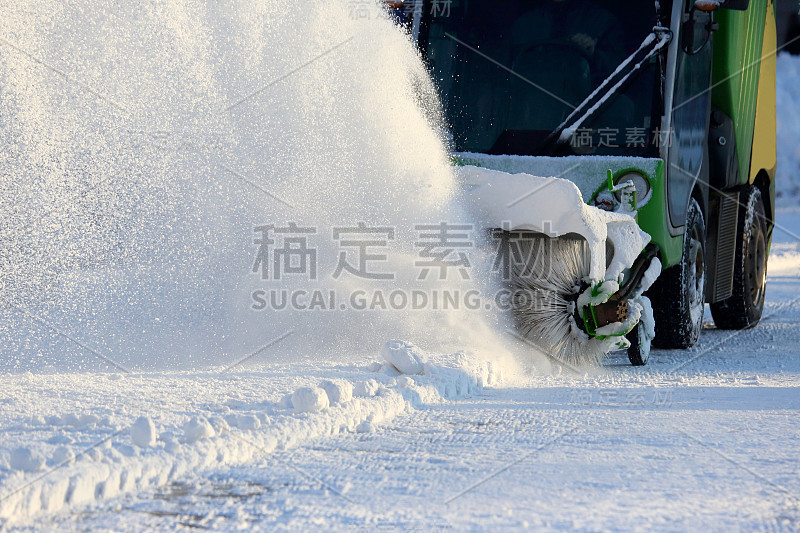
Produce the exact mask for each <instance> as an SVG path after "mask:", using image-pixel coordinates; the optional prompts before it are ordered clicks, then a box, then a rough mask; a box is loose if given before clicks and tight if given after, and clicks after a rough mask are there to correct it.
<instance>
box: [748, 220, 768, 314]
mask: <svg viewBox="0 0 800 533" xmlns="http://www.w3.org/2000/svg"><path fill="white" fill-rule="evenodd" d="M766 254H767V243H766V242H765V240H764V233H763V232H761V231H759V230H758V229H757V228H753V231H752V232H751V235H750V239H749V240H748V243H747V258H746V261H745V276H746V279H747V286H748V289H749V292H750V302H751V303H752V304H753V305H755V306H757V307H758V306H760V304H761V300H762V299H763V296H764V286H765V285H766V282H767V268H766V266H767V265H766V261H764V259H765V257H766Z"/></svg>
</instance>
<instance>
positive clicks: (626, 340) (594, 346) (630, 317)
mask: <svg viewBox="0 0 800 533" xmlns="http://www.w3.org/2000/svg"><path fill="white" fill-rule="evenodd" d="M506 239H507V240H508V241H509V242H511V241H516V246H515V247H516V250H517V251H518V252H519V253H518V254H514V255H512V256H511V258H510V260H511V265H510V269H509V273H510V276H509V279H508V280H507V283H508V286H509V288H510V289H511V294H512V298H511V304H512V305H511V307H512V310H513V313H514V319H515V322H516V327H517V330H518V332H519V334H520V335H522V336H523V337H524V338H525V339H527V340H528V341H529V342H531V343H532V344H535V345H536V346H538V347H539V348H540V349H542V350H543V351H544V352H545V353H548V354H550V355H553V356H554V357H556V358H557V359H559V360H561V361H564V362H565V363H568V364H572V365H575V364H581V363H584V362H594V363H600V361H601V360H602V358H603V356H604V355H605V354H606V352H608V351H609V350H611V349H614V348H628V349H629V351H631V352H632V353H631V356H632V359H633V358H635V357H636V356H637V355H638V356H639V357H641V354H642V352H645V360H646V353H647V352H649V343H650V340H652V338H653V335H652V333H650V334H649V335H648V334H647V332H646V331H644V330H643V331H642V332H639V331H638V329H639V327H640V325H639V323H638V321H640V320H641V318H642V313H643V311H644V312H645V313H646V312H647V310H645V305H647V304H644V303H643V302H644V298H645V297H643V296H641V293H642V292H643V288H642V287H643V286H644V284H643V283H642V282H643V280H644V276H645V274H646V273H647V269H648V268H649V267H650V262H651V260H652V259H653V258H654V257H655V254H656V247H655V246H654V245H648V246H647V247H646V248H645V251H644V253H643V254H641V255H640V256H639V257H638V258H637V260H636V261H634V264H633V265H632V267H631V268H630V269H629V270H628V276H627V280H626V283H625V285H624V286H622V287H620V288H619V290H618V291H616V292H615V293H614V294H612V295H611V296H610V297H608V298H607V299H605V296H606V295H600V292H599V291H596V294H595V296H601V298H599V299H597V298H596V299H595V302H596V305H593V304H592V303H591V302H590V300H591V297H592V285H591V283H590V282H589V281H588V280H589V279H590V276H589V271H590V267H591V253H590V251H589V246H588V245H587V243H586V241H585V240H584V239H583V238H582V237H579V236H574V235H565V236H561V237H552V238H551V237H547V236H546V235H543V234H539V233H532V232H522V233H518V234H517V235H508V236H506ZM646 283H647V282H645V284H646ZM596 286H597V287H600V288H602V284H599V285H596ZM610 287H613V285H611V286H610ZM579 300H581V301H580V302H579ZM602 300H605V301H602ZM631 300H632V301H631ZM645 320H647V319H646V318H645ZM641 327H646V326H645V325H644V324H643V325H642V326H641ZM640 334H643V335H641V336H642V338H640ZM623 335H624V337H623ZM643 362H644V361H643Z"/></svg>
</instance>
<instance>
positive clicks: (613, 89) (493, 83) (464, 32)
mask: <svg viewBox="0 0 800 533" xmlns="http://www.w3.org/2000/svg"><path fill="white" fill-rule="evenodd" d="M414 7H415V9H412V10H411V12H410V16H409V17H408V19H407V20H408V25H409V28H410V32H411V34H412V35H413V37H414V38H415V39H416V40H417V42H418V45H419V47H420V50H421V53H422V55H423V58H424V59H425V61H426V62H427V64H428V66H429V68H430V72H431V74H432V77H433V79H434V83H435V84H436V87H437V89H438V92H439V95H440V98H441V101H442V105H443V109H444V115H445V119H446V122H447V125H448V127H449V131H450V133H451V135H452V138H451V139H450V142H451V149H452V151H453V157H454V161H455V162H456V164H457V165H462V166H466V167H470V168H472V169H473V170H474V169H475V168H479V169H485V170H493V171H501V172H503V173H504V174H500V173H497V172H496V173H493V174H490V173H483V174H481V175H480V179H481V180H484V181H486V182H487V183H483V184H475V183H473V184H471V186H472V187H473V188H479V185H480V186H484V188H482V189H480V191H482V192H481V195H482V197H486V196H487V191H492V190H493V191H497V190H503V187H504V183H506V182H505V181H504V179H505V178H504V177H503V176H506V175H508V174H527V175H530V176H550V177H556V178H562V179H567V180H570V181H571V182H573V183H574V184H575V185H576V186H577V188H578V189H579V191H580V193H581V196H582V198H583V201H584V202H585V203H586V204H588V205H590V206H594V207H597V208H599V209H601V210H604V211H606V212H609V213H627V214H629V215H630V216H632V217H633V218H634V219H635V220H636V221H637V223H638V226H639V227H640V228H641V229H642V230H644V232H646V233H647V234H649V236H650V238H651V241H650V244H649V245H648V246H647V247H646V248H644V249H643V250H640V251H641V255H640V256H639V260H638V261H635V262H628V264H627V265H626V266H627V268H626V269H625V270H624V272H623V274H620V275H617V278H618V279H617V281H618V282H619V283H618V285H619V288H618V290H616V292H615V294H611V296H610V297H609V294H606V295H605V296H604V297H603V298H600V299H595V300H592V299H591V298H589V299H588V300H587V299H586V298H584V299H583V300H582V303H580V302H578V300H579V296H578V293H579V292H581V294H583V293H585V292H586V291H587V290H588V291H590V292H592V294H597V293H599V292H602V291H601V288H600V284H599V282H600V281H602V280H597V279H594V278H593V279H587V278H586V277H585V276H583V277H581V276H582V274H581V275H579V276H578V278H576V279H582V285H583V286H582V287H580V288H576V289H575V291H574V295H572V296H570V295H567V296H565V298H566V300H569V301H570V302H571V303H570V305H567V306H566V307H563V306H562V308H561V309H562V311H564V309H566V311H564V312H565V313H566V314H568V315H569V317H567V318H568V320H565V321H563V322H564V323H565V324H566V323H567V322H569V324H568V325H567V327H568V328H569V327H571V328H572V329H573V330H574V329H575V328H576V327H577V328H578V329H579V330H580V331H581V332H582V333H583V334H585V337H588V338H590V339H593V338H604V337H607V336H612V337H613V336H615V335H616V336H622V335H626V336H627V339H628V343H626V344H625V345H626V346H627V345H628V344H630V347H629V348H628V355H629V358H630V360H631V362H632V363H633V364H644V363H645V362H646V361H647V357H648V353H649V346H648V347H644V346H642V345H641V344H642V343H644V342H649V340H650V339H648V338H646V335H645V334H644V332H643V331H642V330H643V329H644V326H643V325H639V326H636V327H633V326H631V324H630V323H629V324H628V328H627V329H625V330H619V329H618V330H617V331H616V332H612V333H609V334H608V335H601V334H599V333H598V331H600V330H602V331H604V332H606V333H608V331H607V330H604V329H603V326H605V325H607V324H609V323H611V322H614V321H615V320H616V321H617V322H618V323H622V322H624V319H625V318H626V317H627V312H628V310H627V309H626V308H624V305H625V303H626V301H627V300H628V299H629V298H632V297H634V296H635V293H636V290H635V287H634V285H636V284H640V285H641V281H642V278H643V277H647V276H645V275H644V271H645V270H647V269H648V266H649V265H650V263H649V257H650V256H655V257H658V259H660V263H661V266H662V267H663V271H662V273H661V275H660V277H659V278H658V279H657V281H655V283H654V284H653V285H652V287H650V288H649V290H648V291H647V293H646V295H647V296H649V298H650V300H651V301H652V307H653V314H654V317H655V338H654V339H653V343H654V344H655V345H656V346H659V347H663V348H687V347H690V346H692V345H693V344H694V343H695V342H696V341H697V339H698V336H699V333H700V329H701V325H702V318H703V309H704V305H705V303H709V304H710V306H711V313H712V316H713V318H714V322H715V324H716V326H717V327H718V328H723V329H742V328H749V327H752V326H754V325H756V324H757V323H758V322H759V320H760V318H761V314H762V309H763V305H764V290H765V283H766V269H767V256H768V252H769V246H770V242H771V236H772V231H773V226H774V223H773V214H774V211H775V209H774V203H775V183H774V177H775V167H776V138H775V131H776V128H775V125H776V117H775V48H776V35H775V33H776V32H775V14H774V6H773V3H772V0H645V1H641V2H630V1H627V0H495V1H492V2H487V1H481V0H452V1H447V2H442V1H441V0H439V1H435V0H425V1H424V2H421V3H420V2H415V3H414ZM468 174H469V173H468ZM467 181H469V179H468V180H467ZM507 183H509V184H511V183H512V181H508V182H507ZM514 183H518V180H517V181H515V182H514ZM515 186H516V187H517V188H518V190H516V191H512V192H513V194H512V195H511V196H506V200H507V201H506V205H505V206H502V207H503V209H504V208H506V207H509V206H511V205H512V204H513V205H514V206H515V208H519V207H522V204H524V203H526V202H527V203H528V212H529V213H530V217H529V218H530V219H531V220H535V219H536V217H537V216H538V215H537V210H538V207H537V206H540V205H542V203H543V202H547V200H548V197H547V193H548V191H547V189H546V188H544V187H542V189H543V190H542V191H538V190H537V191H533V192H531V193H530V194H528V195H527V196H525V194H527V193H526V191H528V190H529V188H528V189H524V188H519V185H515ZM509 187H510V185H509ZM514 195H516V196H514ZM523 197H524V198H523ZM513 198H522V200H514V199H513ZM529 200H535V201H530V202H529ZM493 201H497V200H496V199H495V200H493ZM504 201H505V200H504ZM514 202H517V204H520V205H516V204H514ZM500 211H501V212H500V213H499V214H498V215H497V217H498V218H497V219H498V221H499V220H500V219H503V220H505V219H504V218H503V217H504V215H503V213H502V209H501V210H500ZM548 224H549V221H548ZM497 226H498V227H497V228H496V229H497V230H500V231H504V232H506V233H508V232H514V231H522V232H523V233H526V234H528V233H530V234H532V235H534V237H533V238H534V239H535V238H536V235H538V236H539V238H541V236H542V234H545V236H546V237H547V238H549V237H556V236H558V237H559V238H566V239H573V238H574V237H575V235H573V234H566V233H565V232H564V231H560V232H559V231H555V232H553V231H548V230H547V229H543V228H544V227H545V224H539V223H537V222H526V223H525V224H520V223H518V222H513V223H512V224H511V226H512V227H509V226H508V225H506V226H505V227H501V226H500V224H499V222H498V224H497ZM547 234H549V235H547ZM578 234H579V235H578V236H579V237H585V235H581V234H580V232H578ZM590 244H591V243H590ZM614 244H618V243H616V242H611V239H610V238H609V242H608V243H607V245H606V247H607V248H608V254H607V256H606V258H605V261H606V263H607V264H610V262H611V257H613V256H614V254H615V253H616V251H615V250H613V246H614ZM638 252H639V251H637V253H638ZM568 253H573V252H569V251H568ZM595 259H597V258H595ZM530 270H535V269H530V268H529V269H528V271H529V272H528V274H530ZM583 274H585V272H584V273H583ZM542 275H546V274H542ZM615 275H616V274H615ZM533 287H539V285H536V284H534V285H533ZM613 288H614V289H616V288H617V287H616V286H614V287H613ZM640 288H641V286H640ZM537 290H538V289H537ZM606 292H609V291H606ZM576 302H578V303H576ZM522 314H525V313H522ZM608 316H610V317H611V318H608ZM541 317H542V315H541V314H536V313H533V314H531V313H529V312H528V313H527V314H526V316H525V320H528V321H531V320H533V321H537V320H538V321H540V322H547V324H544V325H543V327H540V328H538V329H536V328H535V327H534V328H533V329H531V328H530V327H528V328H527V329H526V331H524V332H523V334H525V335H526V336H527V337H529V338H531V340H533V341H535V340H536V339H535V337H536V334H537V333H536V332H537V331H538V335H540V336H541V334H542V331H545V328H550V327H551V326H552V324H550V323H549V322H548V321H547V320H544V321H543V320H542V318H541ZM603 317H606V318H603ZM615 317H616V318H615ZM629 322H630V321H629ZM531 325H532V324H527V326H531ZM533 325H534V326H535V324H533ZM631 327H633V329H630V328H631ZM531 332H533V333H531ZM573 337H575V336H574V335H573ZM650 337H652V335H650ZM584 341H585V338H584V339H583V340H581V341H580V342H581V343H583V342H584ZM551 344H553V343H551ZM618 346H622V344H621V343H618ZM551 348H552V346H551Z"/></svg>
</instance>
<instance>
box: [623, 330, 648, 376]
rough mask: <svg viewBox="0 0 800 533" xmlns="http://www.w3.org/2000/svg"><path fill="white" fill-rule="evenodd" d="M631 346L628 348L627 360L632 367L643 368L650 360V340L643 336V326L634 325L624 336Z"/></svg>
mask: <svg viewBox="0 0 800 533" xmlns="http://www.w3.org/2000/svg"><path fill="white" fill-rule="evenodd" d="M625 337H626V338H627V339H628V340H629V341H630V343H631V345H630V346H629V347H628V360H629V361H630V362H631V364H632V365H633V366H644V365H646V364H647V360H648V359H650V339H648V338H647V337H646V336H645V334H644V326H643V325H642V324H636V327H635V328H633V329H632V330H631V331H630V333H628V334H627V335H625Z"/></svg>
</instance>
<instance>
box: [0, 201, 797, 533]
mask: <svg viewBox="0 0 800 533" xmlns="http://www.w3.org/2000/svg"><path fill="white" fill-rule="evenodd" d="M778 224H779V225H780V226H779V227H780V228H781V229H778V230H776V239H775V244H774V245H773V252H772V258H771V268H770V270H771V272H770V278H769V292H768V301H767V306H766V311H765V316H764V319H763V321H762V323H761V325H759V326H758V327H757V328H756V329H753V330H749V331H741V332H728V331H716V330H715V329H714V328H713V326H711V325H709V326H708V327H707V330H706V331H705V332H704V333H703V335H702V337H701V339H700V342H699V343H698V344H697V345H696V346H695V347H694V348H692V349H691V350H687V351H657V352H654V354H653V356H652V359H651V361H650V363H649V364H648V365H647V366H646V367H644V368H633V367H630V366H629V365H628V364H627V360H626V358H625V356H624V355H622V354H620V355H618V356H612V358H611V359H610V360H609V361H608V363H607V364H606V365H605V366H604V368H602V369H601V370H598V371H597V372H592V373H591V374H588V375H573V374H571V373H570V372H569V371H568V370H566V369H562V371H561V372H556V373H555V375H551V374H548V373H541V372H540V373H532V374H531V373H529V374H527V375H526V376H525V377H517V378H516V379H510V378H508V377H504V376H501V375H497V374H496V373H493V372H492V369H491V368H486V367H484V366H482V365H481V364H480V363H476V362H472V361H470V360H468V359H467V358H463V357H462V358H461V359H459V357H458V356H451V357H438V358H437V357H430V360H428V361H426V364H427V368H425V369H423V370H422V372H423V374H421V375H415V376H398V373H397V372H396V371H394V370H393V369H391V368H390V367H389V366H388V365H386V364H385V361H384V359H383V358H382V357H381V354H380V351H379V350H376V354H375V358H374V360H372V361H364V362H363V364H355V365H341V364H335V363H331V364H313V365H302V364H298V365H291V366H274V365H269V366H264V367H261V368H259V369H257V370H249V371H236V372H232V373H230V374H223V373H219V372H208V373H159V374H135V375H122V374H101V375H93V374H56V375H34V374H23V375H5V376H2V377H0V390H2V391H3V392H2V398H0V421H2V432H3V442H2V452H0V465H3V467H2V470H0V486H1V487H2V496H0V498H2V499H0V510H1V511H0V516H3V517H4V519H7V518H8V516H9V514H13V515H15V516H16V517H17V519H16V520H14V521H9V522H6V523H5V526H6V527H7V528H8V529H9V530H16V529H18V528H19V529H21V530H26V529H31V530H33V529H58V530H60V531H73V530H74V531H82V530H87V529H89V528H92V529H93V528H98V529H103V530H115V531H139V530H142V529H145V528H157V529H162V530H163V529H181V528H182V527H190V528H191V527H198V528H208V529H213V530H239V529H246V530H253V531H256V530H264V531H272V530H281V529H290V530H308V529H326V530H342V531H353V530H355V531H361V530H364V531H367V530H380V531H384V530H386V531H408V530H414V531H417V530H424V531H428V530H434V531H437V530H438V531H445V530H452V531H461V530H492V529H494V530H496V529H497V528H520V529H521V528H525V527H528V528H535V529H537V530H564V529H578V530H586V531H597V530H619V531H633V530H642V531H652V530H660V531H681V530H711V531H729V530H745V531H796V530H798V529H800V466H799V463H798V461H797V457H798V455H800V444H798V443H800V426H798V424H797V421H798V415H799V414H800V358H799V357H798V355H797V354H798V350H797V345H798V343H800V330H798V329H797V323H798V322H800V297H798V294H800V246H798V241H797V240H796V238H795V237H794V235H795V234H800V211H797V210H788V209H784V210H781V211H780V213H779V216H778ZM423 357H424V356H423ZM381 361H383V363H384V364H379V363H380V362H381ZM406 361H407V362H408V359H407V360H406ZM398 364H401V363H398ZM410 370H419V368H418V367H417V368H415V367H414V366H413V365H411V368H410ZM326 380H328V381H333V382H334V383H338V384H339V385H338V387H333V389H332V390H336V391H338V393H337V394H339V393H341V390H342V389H345V396H344V398H343V400H344V401H342V399H341V398H340V401H339V402H338V403H337V404H334V405H331V406H330V407H328V408H327V409H325V410H323V411H321V412H297V410H296V409H294V408H291V407H289V406H288V404H287V403H286V399H285V395H287V394H289V393H291V392H293V391H295V390H297V389H298V388H301V387H316V386H318V385H319V384H320V383H322V382H323V381H326ZM347 383H350V384H352V385H354V391H353V398H352V399H351V400H349V401H347V390H349V388H348V387H347V386H346V385H347ZM343 385H344V386H343ZM328 387H329V389H330V388H331V385H330V384H328ZM329 396H331V397H333V398H336V395H335V394H330V395H329ZM140 416H146V417H149V418H150V419H151V420H152V421H153V422H154V424H155V427H156V431H157V432H158V433H159V434H160V437H159V439H158V440H157V442H156V443H155V444H154V445H153V446H151V447H147V448H140V447H138V446H136V445H135V444H134V443H133V440H132V434H131V426H132V425H133V424H134V422H135V421H136V419H137V418H138V417H140ZM193 420H194V421H195V422H198V421H199V422H203V421H204V420H207V421H208V425H209V426H210V427H209V428H208V434H207V436H205V437H203V438H200V439H199V440H193V439H194V438H189V437H187V435H190V434H191V435H194V434H195V433H192V432H195V431H196V428H195V427H194V426H193V425H192V424H191V423H190V422H192V421H193ZM187 423H189V424H188V425H187ZM134 433H136V432H134ZM18 447H22V448H24V449H29V450H31V451H32V453H33V456H34V459H35V458H36V457H41V458H42V460H44V461H45V464H44V466H43V467H42V468H41V469H40V470H39V471H38V472H35V473H25V472H12V471H11V470H10V468H9V466H8V465H9V462H10V452H11V450H13V449H15V448H18ZM59 450H61V451H59ZM64 450H69V451H64ZM73 455H75V456H77V457H76V458H75V459H74V460H72V457H73ZM120 490H125V491H128V492H127V493H126V494H122V495H119V496H116V497H114V496H115V495H116V494H117V493H118V491H120ZM15 491H16V492H15ZM39 506H45V507H49V508H50V509H52V511H51V512H46V513H42V512H39V513H38V514H36V515H35V516H33V518H32V520H28V519H21V520H20V517H24V516H25V515H26V514H27V513H28V512H29V511H35V510H37V509H38V508H39Z"/></svg>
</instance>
